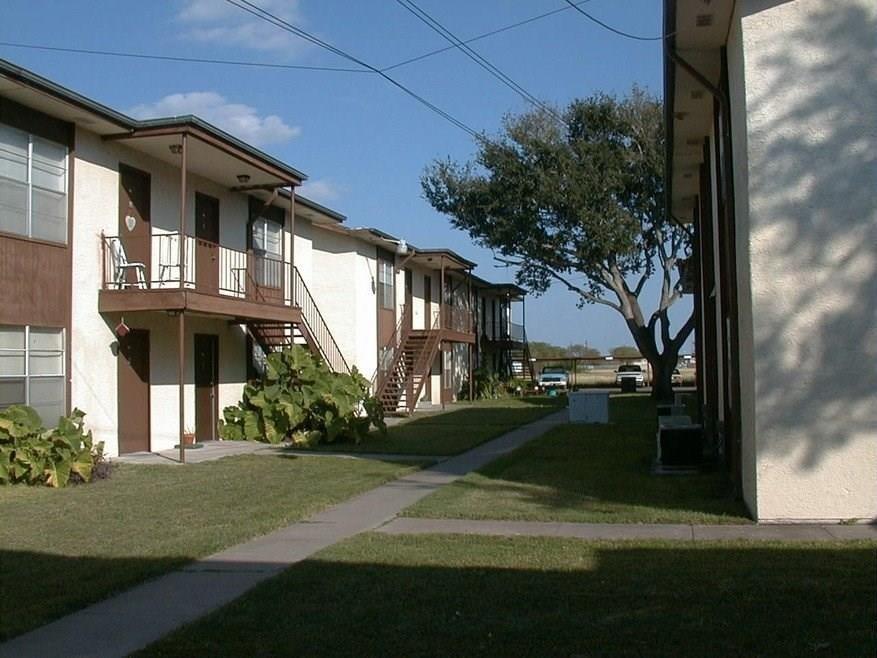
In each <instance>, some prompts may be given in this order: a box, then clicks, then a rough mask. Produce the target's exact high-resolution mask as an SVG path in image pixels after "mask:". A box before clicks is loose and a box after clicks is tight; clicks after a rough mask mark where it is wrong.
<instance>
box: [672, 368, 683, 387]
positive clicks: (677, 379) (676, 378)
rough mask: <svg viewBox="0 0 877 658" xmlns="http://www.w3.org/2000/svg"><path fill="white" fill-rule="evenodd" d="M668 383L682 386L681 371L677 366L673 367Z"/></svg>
mask: <svg viewBox="0 0 877 658" xmlns="http://www.w3.org/2000/svg"><path fill="white" fill-rule="evenodd" d="M670 383H671V384H672V385H673V386H682V373H681V372H679V368H673V373H672V374H671V375H670Z"/></svg>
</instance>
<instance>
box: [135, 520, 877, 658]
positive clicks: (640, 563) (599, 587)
mask: <svg viewBox="0 0 877 658" xmlns="http://www.w3.org/2000/svg"><path fill="white" fill-rule="evenodd" d="M875 580H877V569H875V550H874V545H873V544H870V545H869V544H865V543H861V544H845V545H839V544H832V545H826V544H812V545H801V544H786V545H782V544H769V545H765V544H760V543H750V544H747V543H743V542H735V543H713V544H696V545H695V544H690V543H685V544H681V543H668V542H636V543H634V542H628V543H624V542H615V543H608V542H603V543H584V542H580V541H575V540H565V539H542V538H529V537H527V538H524V537H517V538H508V539H505V538H495V537H472V536H460V535H458V536H428V537H426V536H417V537H414V536H386V535H378V534H371V535H360V536H359V537H356V538H354V539H352V540H349V541H347V542H345V543H343V544H340V545H337V546H334V547H332V548H329V549H327V550H325V551H323V552H321V553H319V554H318V555H317V556H316V557H314V558H312V559H310V560H307V561H305V562H303V563H300V564H298V565H296V566H293V567H292V568H290V569H288V570H287V571H285V572H284V573H283V574H282V575H280V576H279V577H277V578H275V579H273V580H271V581H268V582H266V583H264V584H262V585H260V586H259V587H257V588H256V589H254V590H253V591H252V592H250V593H249V594H247V595H245V596H244V597H242V598H241V599H238V600H237V601H235V602H234V603H232V604H230V605H228V606H226V607H224V608H222V609H220V610H218V611H217V612H216V613H214V614H212V615H210V616H208V617H206V618H204V619H202V620H200V621H198V622H196V623H195V624H193V625H191V626H188V627H185V628H183V629H181V630H180V631H178V632H176V633H174V634H172V635H170V636H169V637H167V638H165V639H164V640H162V641H161V642H159V643H157V644H155V645H152V646H151V647H148V648H147V649H146V650H145V651H144V652H142V654H140V655H145V656H203V655H209V656H213V657H216V656H254V655H266V656H268V655H270V656H284V655H302V656H563V657H569V656H591V657H593V656H650V657H656V656H796V657H797V656H810V655H824V656H873V655H874V652H875V647H877V635H875V625H874V619H875V617H877V603H875V601H877V586H875Z"/></svg>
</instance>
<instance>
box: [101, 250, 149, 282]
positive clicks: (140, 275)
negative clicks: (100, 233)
mask: <svg viewBox="0 0 877 658" xmlns="http://www.w3.org/2000/svg"><path fill="white" fill-rule="evenodd" d="M109 243H110V254H111V256H112V259H113V272H114V275H115V276H114V279H113V283H115V284H116V288H117V289H120V290H121V289H122V288H128V287H130V286H137V287H138V288H146V265H144V264H143V263H131V262H128V256H127V255H125V248H124V247H123V246H122V241H121V240H120V239H119V238H110V240H109ZM129 270H134V273H135V276H136V277H137V283H130V282H129V281H127V278H128V271H129Z"/></svg>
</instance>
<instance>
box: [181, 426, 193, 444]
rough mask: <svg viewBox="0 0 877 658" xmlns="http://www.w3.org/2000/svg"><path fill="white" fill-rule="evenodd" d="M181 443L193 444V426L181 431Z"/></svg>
mask: <svg viewBox="0 0 877 658" xmlns="http://www.w3.org/2000/svg"><path fill="white" fill-rule="evenodd" d="M183 445H184V446H193V445H195V428H194V427H190V426H189V427H186V429H185V430H184V431H183Z"/></svg>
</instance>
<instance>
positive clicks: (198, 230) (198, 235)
mask: <svg viewBox="0 0 877 658" xmlns="http://www.w3.org/2000/svg"><path fill="white" fill-rule="evenodd" d="M195 243H196V247H195V285H196V287H197V289H198V290H199V291H201V292H209V293H214V294H216V293H218V292H219V199H214V198H213V197H212V196H207V195H206V194H201V193H200V192H198V193H196V194H195Z"/></svg>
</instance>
